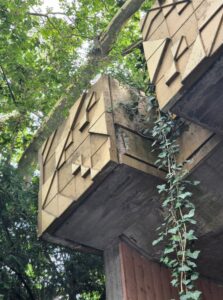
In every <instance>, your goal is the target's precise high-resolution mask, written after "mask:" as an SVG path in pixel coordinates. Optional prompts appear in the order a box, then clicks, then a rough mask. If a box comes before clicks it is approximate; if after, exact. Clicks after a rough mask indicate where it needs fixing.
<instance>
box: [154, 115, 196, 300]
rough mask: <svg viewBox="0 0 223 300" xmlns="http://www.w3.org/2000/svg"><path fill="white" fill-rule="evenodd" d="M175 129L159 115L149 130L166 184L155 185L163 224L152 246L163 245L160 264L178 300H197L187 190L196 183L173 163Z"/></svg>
mask: <svg viewBox="0 0 223 300" xmlns="http://www.w3.org/2000/svg"><path fill="white" fill-rule="evenodd" d="M177 128H178V125H177V121H176V120H174V119H173V118H172V117H171V115H170V114H163V113H159V117H158V120H157V121H156V122H155V126H154V128H153V130H152V136H153V138H154V139H155V141H154V143H153V147H154V149H158V151H159V154H158V159H157V161H156V164H157V166H158V167H159V168H162V169H165V170H166V171H167V174H166V182H165V183H163V184H161V185H158V186H157V189H158V193H159V194H160V195H161V196H162V198H163V200H162V207H163V212H164V221H163V223H162V224H161V226H160V227H159V228H157V230H158V231H159V234H158V238H157V239H156V240H155V241H154V242H153V245H154V246H155V245H157V244H158V243H160V242H164V244H165V248H164V251H163V255H162V257H161V262H163V263H164V264H165V265H166V266H167V267H169V268H170V269H171V273H172V281H171V284H172V285H173V286H174V287H176V288H178V289H179V296H180V300H193V299H194V300H198V299H200V296H201V292H200V291H198V290H196V288H195V284H194V283H195V281H196V280H197V279H198V273H197V271H196V267H197V264H196V260H197V258H198V256H199V253H200V251H198V250H195V249H194V246H193V244H194V241H195V240H196V239H197V237H196V234H195V231H194V229H193V226H194V224H196V220H195V205H194V204H193V202H192V193H191V191H190V187H191V186H193V185H197V184H199V182H197V181H194V182H192V181H190V180H188V179H186V175H187V171H186V170H185V168H184V164H183V163H178V162H177V153H179V151H180V149H179V145H178V144H177V141H176V138H177V135H178V130H177Z"/></svg>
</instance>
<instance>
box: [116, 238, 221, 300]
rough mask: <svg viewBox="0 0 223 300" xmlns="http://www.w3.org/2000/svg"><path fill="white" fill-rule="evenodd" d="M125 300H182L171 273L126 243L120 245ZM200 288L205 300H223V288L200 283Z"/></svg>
mask: <svg viewBox="0 0 223 300" xmlns="http://www.w3.org/2000/svg"><path fill="white" fill-rule="evenodd" d="M120 256H121V273H122V287H123V300H170V299H175V300H177V299H179V298H178V297H177V292H176V289H174V288H173V287H171V285H170V281H171V277H170V273H169V271H168V270H167V269H166V268H164V267H162V266H160V265H159V264H157V263H154V262H151V261H149V260H148V259H147V258H145V257H144V256H142V255H140V254H139V253H138V252H137V251H136V250H134V249H132V248H130V247H129V246H128V245H127V244H125V243H123V242H122V243H120ZM198 288H199V289H200V290H201V291H202V293H203V295H202V300H222V299H223V287H220V286H217V285H216V284H214V283H213V282H211V281H208V280H200V281H199V282H198Z"/></svg>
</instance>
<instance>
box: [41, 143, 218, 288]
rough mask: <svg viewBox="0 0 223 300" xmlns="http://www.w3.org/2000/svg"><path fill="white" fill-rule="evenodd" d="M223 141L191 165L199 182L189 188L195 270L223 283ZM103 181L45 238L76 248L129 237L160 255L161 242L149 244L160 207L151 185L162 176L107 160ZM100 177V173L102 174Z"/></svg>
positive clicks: (94, 247) (150, 254)
mask: <svg viewBox="0 0 223 300" xmlns="http://www.w3.org/2000/svg"><path fill="white" fill-rule="evenodd" d="M222 153H223V145H222V144H220V145H219V146H218V147H217V148H216V149H215V150H214V151H212V153H211V154H210V155H209V157H208V158H206V159H205V160H203V161H201V162H200V164H199V165H198V166H197V167H196V169H194V170H193V173H192V175H190V178H191V179H196V180H199V181H200V182H201V183H200V185H199V186H198V187H196V189H195V190H194V191H193V192H194V203H195V204H196V207H197V210H196V213H197V216H196V218H197V233H198V235H199V239H198V242H197V244H196V245H195V247H196V248H198V249H200V250H201V256H200V260H199V271H200V273H201V274H202V275H203V276H206V277H208V278H212V279H214V280H216V281H219V282H223V255H222V253H223V155H222ZM104 174H105V175H104V178H103V181H102V180H101V178H100V184H98V186H97V184H96V185H95V186H97V187H96V188H94V190H90V191H89V193H88V194H87V195H84V196H83V198H82V199H81V201H79V202H78V204H74V205H73V207H72V208H69V213H67V214H66V213H65V214H64V215H63V216H62V217H61V218H60V219H58V220H57V221H56V222H55V223H54V224H53V226H51V227H50V228H49V230H48V233H47V234H45V236H44V238H45V239H48V240H51V241H55V242H57V243H58V241H59V242H60V243H61V244H65V245H66V244H69V246H71V245H72V244H73V245H74V248H75V249H78V245H81V246H80V249H81V248H82V249H85V248H86V249H87V250H89V251H94V250H96V252H97V250H99V252H100V251H103V250H104V249H105V248H107V247H108V245H110V244H111V243H112V242H113V241H114V240H115V239H117V237H122V238H123V239H125V238H126V239H128V240H129V241H131V242H132V243H134V245H135V246H136V247H138V248H139V249H140V251H143V252H145V253H146V255H147V256H148V257H151V258H152V259H155V260H159V256H160V253H161V250H162V249H161V247H155V248H154V247H153V246H152V241H153V240H154V239H155V238H156V236H157V232H156V228H157V227H158V226H159V225H160V223H161V221H162V209H161V206H160V199H159V197H158V194H157V190H156V185H157V184H159V183H160V182H161V179H160V178H158V177H155V176H152V175H149V174H145V173H143V172H140V171H138V170H136V169H133V168H130V167H128V166H126V165H112V166H111V165H109V166H108V167H107V169H105V170H104ZM102 176H103V175H102Z"/></svg>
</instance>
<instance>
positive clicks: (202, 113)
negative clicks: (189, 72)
mask: <svg viewBox="0 0 223 300" xmlns="http://www.w3.org/2000/svg"><path fill="white" fill-rule="evenodd" d="M221 52H222V49H221ZM218 56H219V54H218ZM213 60H214V58H211V59H210V61H209V60H208V59H207V60H205V64H204V65H205V67H207V65H208V64H209V65H210V69H209V70H208V71H206V72H205V74H204V75H203V76H202V77H201V78H199V80H197V81H195V83H194V84H193V86H191V83H190V82H188V83H185V86H189V88H188V89H185V90H184V91H183V92H180V93H178V94H177V95H176V96H175V97H174V99H173V102H174V103H175V105H173V106H172V108H171V111H173V112H174V113H175V114H176V115H178V116H181V117H184V118H185V119H187V120H191V121H192V122H194V123H197V124H199V125H201V126H203V127H206V128H208V129H210V130H212V131H213V132H216V133H219V134H223V118H222V113H223V90H222V87H223V72H222V70H223V55H222V54H221V56H220V57H218V59H217V60H216V62H215V63H214V64H212V61H213ZM195 76H196V74H195ZM195 76H193V78H192V79H191V80H193V82H194V80H195V79H196V77H195Z"/></svg>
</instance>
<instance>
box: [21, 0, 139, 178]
mask: <svg viewBox="0 0 223 300" xmlns="http://www.w3.org/2000/svg"><path fill="white" fill-rule="evenodd" d="M143 2H144V0H127V1H126V2H125V4H124V5H123V6H122V7H121V8H120V9H119V11H118V12H117V13H116V15H115V16H114V17H113V18H112V20H111V22H110V23H109V24H108V26H107V29H106V30H105V32H104V33H102V34H101V35H100V37H99V39H98V40H96V41H95V43H94V47H93V50H92V51H91V53H90V55H89V58H88V61H87V63H86V65H85V66H84V67H82V70H81V74H80V75H79V76H78V78H77V80H76V82H75V81H74V83H73V84H72V86H71V87H69V88H68V90H67V91H66V94H69V95H71V97H70V98H71V100H69V99H68V97H62V98H61V99H60V100H59V101H58V102H57V104H56V105H55V107H54V108H53V110H52V111H51V113H50V114H49V116H48V117H47V118H46V120H45V121H44V122H43V124H42V126H41V127H40V129H39V130H38V131H37V133H36V135H35V136H34V138H33V140H32V142H31V143H30V145H29V146H28V147H27V149H26V150H25V151H24V154H23V156H22V157H21V159H20V161H19V171H20V173H21V174H23V175H24V174H26V175H28V174H31V172H32V171H33V168H34V167H35V166H36V164H37V157H38V150H39V148H40V147H41V145H42V143H43V142H44V141H45V140H46V139H47V138H48V137H49V135H50V134H51V133H52V132H53V131H54V130H55V129H56V128H57V127H58V126H59V125H60V124H61V123H62V121H63V120H64V111H67V110H68V109H69V108H70V107H71V106H72V105H73V104H74V99H77V98H78V97H79V96H80V94H81V93H82V92H83V90H84V89H86V88H87V87H88V86H89V82H90V80H91V79H92V78H94V77H95V75H96V74H97V73H98V70H99V68H100V67H101V66H102V65H105V64H106V63H108V62H109V59H108V54H109V52H110V50H111V48H112V46H113V44H114V42H115V41H116V38H117V36H118V33H119V32H120V31H121V29H122V27H123V26H124V25H125V23H126V22H127V21H128V20H129V19H130V18H131V17H132V16H133V15H134V14H135V13H136V12H137V11H138V9H139V8H140V6H141V5H142V3H143ZM79 78H81V80H80V79H79Z"/></svg>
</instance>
